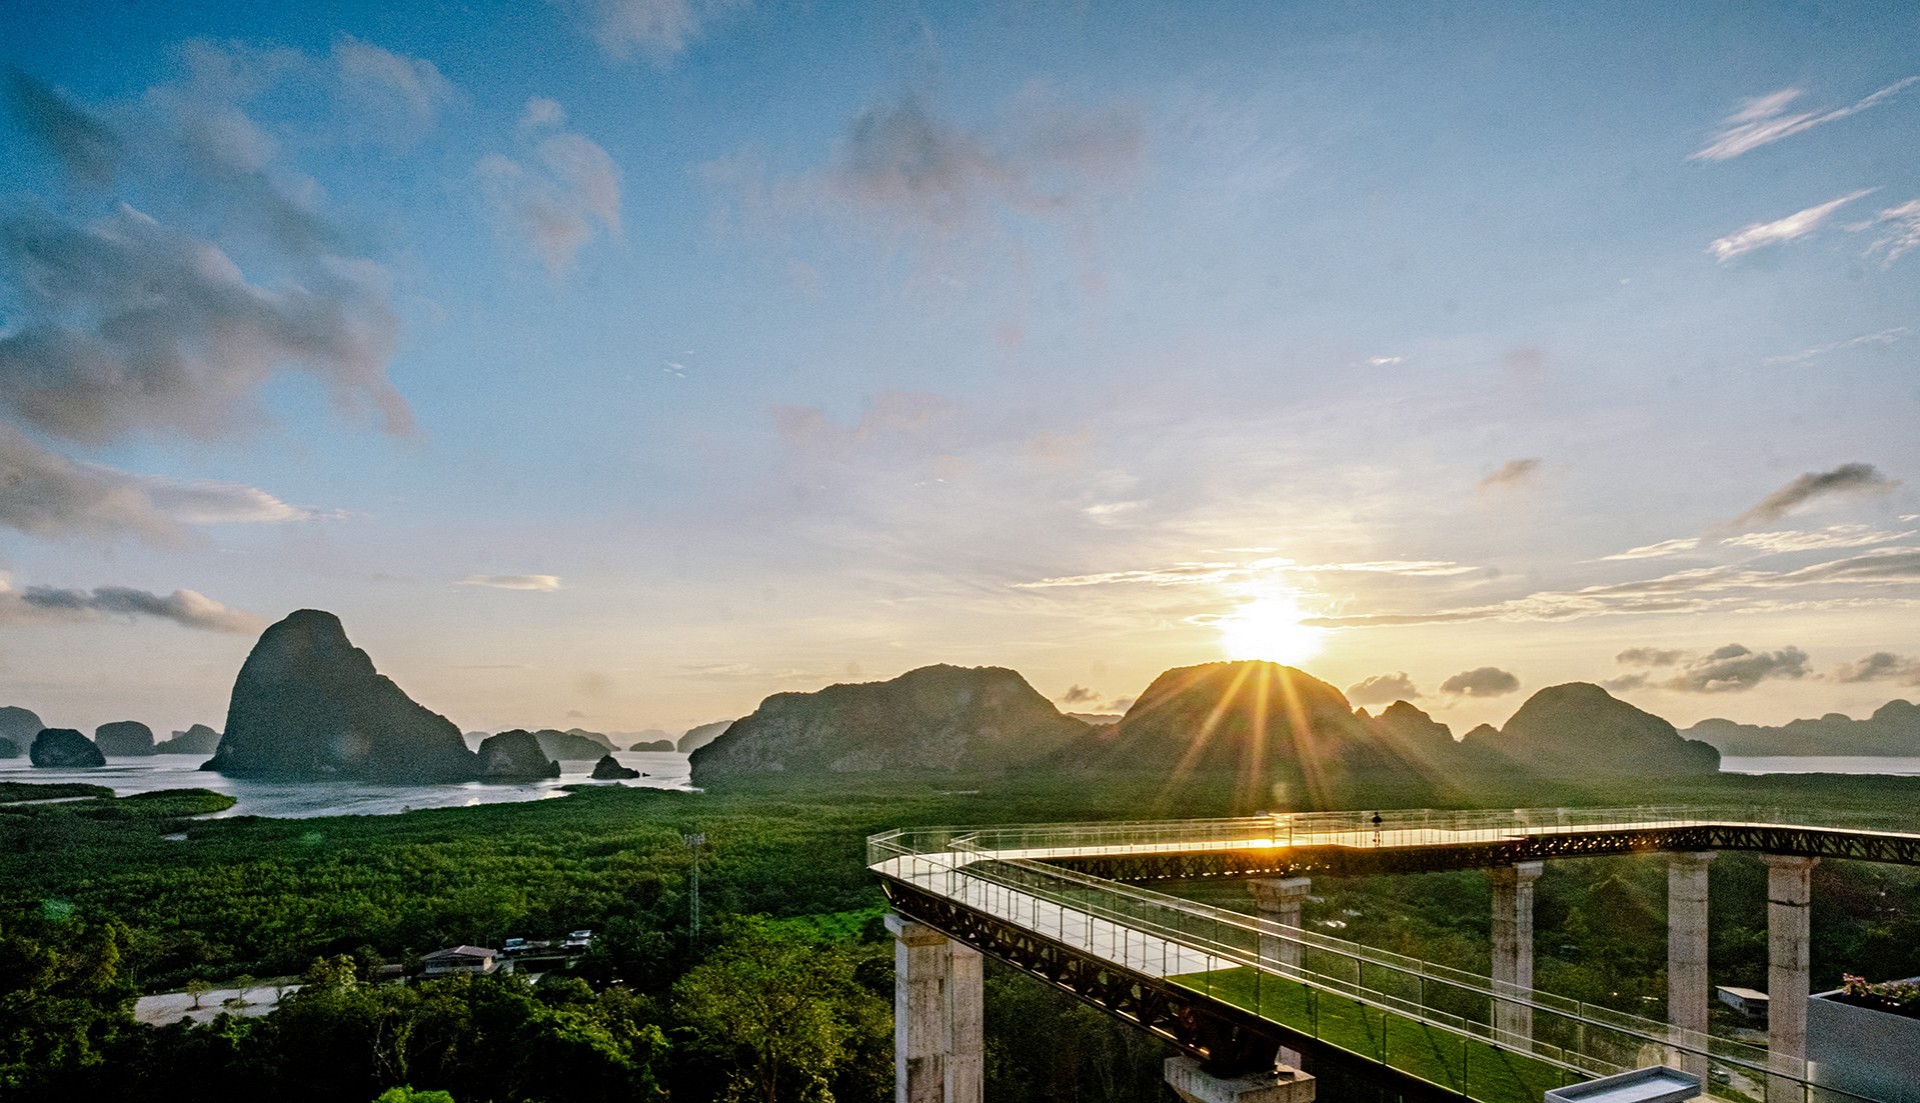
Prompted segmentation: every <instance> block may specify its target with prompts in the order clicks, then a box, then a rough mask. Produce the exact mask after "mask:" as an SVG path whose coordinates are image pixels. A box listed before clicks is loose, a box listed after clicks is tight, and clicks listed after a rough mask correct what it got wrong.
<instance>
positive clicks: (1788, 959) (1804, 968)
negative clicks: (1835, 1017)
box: [1760, 854, 1820, 1099]
mask: <svg viewBox="0 0 1920 1103" xmlns="http://www.w3.org/2000/svg"><path fill="white" fill-rule="evenodd" d="M1760 860H1761V861H1763V862H1765V863H1767V1052H1768V1053H1769V1054H1770V1055H1772V1056H1775V1057H1780V1058H1784V1059H1787V1060H1789V1061H1793V1062H1798V1061H1801V1060H1804V1059H1805V1058H1806V1056H1807V993H1809V992H1810V991H1812V986H1811V985H1809V984H1808V983H1807V972H1808V961H1807V950H1808V947H1809V945H1810V944H1811V942H1812V934H1813V923H1812V914H1811V908H1810V906H1809V905H1810V904H1811V902H1812V900H1813V867H1814V866H1815V865H1816V864H1817V863H1818V862H1819V861H1820V859H1818V858H1796V857H1789V856H1788V855H1785V854H1762V855H1761V856H1760ZM1791 1087H1792V1085H1789V1084H1784V1083H1783V1084H1781V1085H1780V1090H1779V1091H1778V1092H1775V1091H1769V1092H1768V1093H1767V1095H1768V1098H1769V1099H1772V1098H1773V1097H1774V1095H1776V1094H1778V1095H1779V1096H1780V1098H1782V1099H1786V1098H1790V1096H1789V1095H1788V1094H1787V1093H1788V1091H1790V1090H1791Z"/></svg>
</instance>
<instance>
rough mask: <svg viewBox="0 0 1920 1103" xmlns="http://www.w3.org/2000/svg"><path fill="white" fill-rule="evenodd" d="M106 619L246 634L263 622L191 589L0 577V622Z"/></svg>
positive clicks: (258, 616) (260, 625)
mask: <svg viewBox="0 0 1920 1103" xmlns="http://www.w3.org/2000/svg"><path fill="white" fill-rule="evenodd" d="M109 617H126V618H129V619H133V618H138V617H148V618H152V619H155V620H166V621H172V622H173V623H175V624H178V625H180V626H181V627H184V628H198V629H202V630H205V631H209V632H233V633H251V632H258V631H260V630H261V629H263V628H265V627H266V626H267V620H266V618H265V617H262V616H260V615H258V614H256V613H249V612H247V611H245V610H243V609H233V608H229V607H228V606H225V605H222V604H221V603H219V602H217V601H215V600H213V599H212V598H210V597H208V596H206V595H205V594H202V593H198V592H196V591H193V590H175V591H174V592H172V593H171V594H166V595H161V594H155V593H151V592H149V591H146V590H136V589H134V588H132V587H130V586H96V587H94V588H93V589H92V590H77V589H72V590H70V589H60V588H57V587H53V586H29V587H27V588H26V589H24V590H15V589H13V588H12V587H11V586H10V585H9V584H8V583H7V582H5V581H4V580H0V624H8V623H15V622H30V623H31V622H42V623H63V622H65V623H72V622H85V621H97V620H104V619H107V618H109Z"/></svg>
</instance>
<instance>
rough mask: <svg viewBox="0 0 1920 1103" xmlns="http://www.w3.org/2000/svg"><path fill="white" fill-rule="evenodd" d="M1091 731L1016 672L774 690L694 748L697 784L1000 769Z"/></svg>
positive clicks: (933, 669) (961, 671)
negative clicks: (722, 778) (731, 778)
mask: <svg viewBox="0 0 1920 1103" xmlns="http://www.w3.org/2000/svg"><path fill="white" fill-rule="evenodd" d="M696 730H698V729H696ZM1088 730H1089V729H1088V726H1087V725H1086V724H1083V723H1081V722H1080V721H1078V720H1074V719H1071V718H1069V717H1067V716H1063V715H1061V713H1060V711H1059V710H1058V709H1056V708H1054V707H1053V703H1052V702H1050V701H1048V700H1047V699H1046V698H1045V697H1043V696H1041V695H1040V693H1039V691H1037V690H1035V689H1034V688H1033V687H1032V686H1031V685H1028V684H1027V680H1026V679H1025V678H1023V677H1021V676H1020V675H1019V674H1018V673H1016V672H1014V671H1012V670H1008V669H1006V668H1004V667H994V666H983V667H958V666H947V665H944V664H942V665H938V666H927V667H921V668H920V669H918V670H910V671H908V672H907V673H905V674H902V675H900V676H899V677H898V678H894V679H893V680H891V681H886V682H863V683H854V684H845V685H832V686H828V687H827V688H825V689H822V690H820V691H818V692H816V693H776V694H774V695H773V696H771V697H768V698H767V699H766V700H764V701H762V702H761V703H760V707H759V708H758V709H755V710H754V712H753V714H752V715H751V716H748V717H746V718H744V719H741V720H737V721H735V722H734V723H733V724H731V725H730V726H728V727H727V728H726V730H725V731H724V732H723V733H722V734H721V735H719V736H718V737H717V738H715V739H714V741H713V742H711V743H708V744H707V745H706V746H704V747H699V748H698V749H696V750H695V751H694V752H693V760H692V761H693V780H694V784H696V785H699V784H703V783H704V782H705V781H706V780H707V779H711V778H713V777H715V776H718V775H725V774H766V773H780V774H847V773H878V772H882V771H887V772H898V773H916V772H920V773H924V772H935V773H953V772H958V771H963V770H964V771H984V772H992V773H999V772H1003V771H1006V770H1011V769H1016V768H1018V767H1020V766H1022V765H1024V764H1029V763H1033V762H1037V761H1039V760H1041V759H1044V758H1046V757H1047V756H1049V755H1051V754H1054V753H1055V752H1057V751H1059V750H1060V749H1061V748H1063V747H1065V746H1067V745H1068V744H1069V743H1071V742H1073V741H1074V740H1075V739H1078V738H1079V737H1080V736H1082V735H1084V734H1086V732H1087V731H1088ZM691 734H692V733H689V735H691Z"/></svg>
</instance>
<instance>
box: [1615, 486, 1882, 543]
mask: <svg viewBox="0 0 1920 1103" xmlns="http://www.w3.org/2000/svg"><path fill="white" fill-rule="evenodd" d="M1806 477H1807V476H1801V478H1803V479H1804V478H1806ZM1795 481H1796V482H1798V481H1799V480H1795ZM1790 485H1791V484H1790ZM1785 489H1786V488H1782V490H1781V491H1776V492H1775V493H1776V494H1779V493H1782V492H1784V490H1785ZM1803 500H1804V499H1803ZM1756 508H1758V507H1756ZM1730 527H1734V526H1722V528H1723V531H1724V529H1725V528H1730ZM1913 535H1915V532H1914V531H1913V530H1911V529H1908V530H1901V531H1894V530H1891V529H1876V528H1873V527H1872V526H1869V525H1828V526H1827V527H1825V528H1822V529H1814V530H1810V531H1809V530H1804V529H1778V530H1774V531H1771V532H1747V533H1740V534H1738V535H1735V536H1728V537H1725V538H1721V539H1715V538H1713V537H1699V536H1683V537H1680V538H1679V539H1677V540H1662V541H1660V542H1659V543H1657V544H1645V545H1642V546H1641V547H1637V548H1628V549H1627V550H1626V551H1623V552H1615V553H1614V554H1612V555H1603V556H1601V557H1600V560H1599V561H1600V562H1606V561H1609V560H1628V559H1662V558H1666V557H1668V556H1673V555H1680V554H1682V553H1684V552H1690V551H1705V550H1707V549H1710V548H1716V547H1724V548H1740V549H1751V550H1753V551H1758V552H1760V553H1761V554H1762V555H1780V554H1784V553H1787V552H1805V551H1824V550H1828V549H1832V548H1864V547H1871V546H1872V545H1874V544H1888V543H1892V542H1893V541H1895V540H1904V539H1906V538H1907V537H1909V536H1913Z"/></svg>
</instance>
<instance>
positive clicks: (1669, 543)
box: [1600, 536, 1700, 560]
mask: <svg viewBox="0 0 1920 1103" xmlns="http://www.w3.org/2000/svg"><path fill="white" fill-rule="evenodd" d="M1699 546H1700V538H1699V537H1697V536H1683V537H1681V538H1679V539H1678V540H1662V541H1660V542H1659V543H1657V544H1642V545H1641V546H1639V547H1637V548H1628V549H1627V550H1626V551H1623V552H1615V553H1613V554H1612V555H1603V556H1601V557H1600V558H1601V559H1603V560H1606V559H1659V558H1662V557H1664V556H1669V555H1679V554H1680V553H1681V552H1688V551H1693V550H1694V549H1695V548H1698V547H1699Z"/></svg>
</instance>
